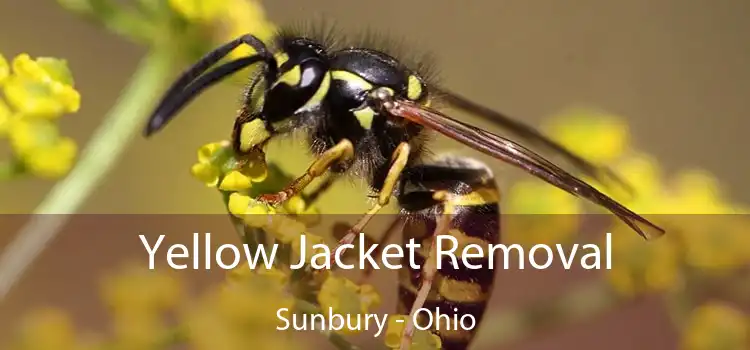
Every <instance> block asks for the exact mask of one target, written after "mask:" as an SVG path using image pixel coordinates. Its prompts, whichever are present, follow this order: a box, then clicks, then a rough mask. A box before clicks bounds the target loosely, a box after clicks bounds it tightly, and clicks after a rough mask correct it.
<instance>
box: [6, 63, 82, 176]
mask: <svg viewBox="0 0 750 350" xmlns="http://www.w3.org/2000/svg"><path fill="white" fill-rule="evenodd" d="M0 88H2V92H3V96H4V99H3V98H0V137H4V138H6V139H7V140H8V142H9V143H10V146H11V149H12V150H13V159H10V160H5V166H4V169H3V174H1V176H2V177H5V178H8V177H13V176H17V175H21V174H26V173H28V174H31V175H34V176H38V177H42V178H58V177H61V176H63V175H65V174H66V173H67V172H68V171H69V170H70V168H71V167H72V165H73V163H74V161H75V158H76V153H77V151H78V149H77V146H76V143H75V142H74V141H73V139H71V138H69V137H65V136H63V135H60V131H59V129H58V125H57V121H58V119H59V118H60V116H62V115H64V114H69V113H75V112H77V111H78V109H79V108H80V103H81V96H80V94H79V93H78V91H76V90H75V88H74V87H73V78H72V76H71V73H70V71H69V70H68V67H67V63H66V61H64V60H60V59H56V58H50V57H39V58H36V59H32V58H31V57H30V56H29V55H28V54H25V53H24V54H20V55H18V56H16V57H15V58H14V59H13V61H12V62H10V63H9V62H8V61H7V60H6V59H5V57H3V56H2V55H0Z"/></svg>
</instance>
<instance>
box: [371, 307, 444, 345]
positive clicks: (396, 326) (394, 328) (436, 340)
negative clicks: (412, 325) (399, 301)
mask: <svg viewBox="0 0 750 350" xmlns="http://www.w3.org/2000/svg"><path fill="white" fill-rule="evenodd" d="M408 319H409V315H393V316H391V317H388V325H387V328H386V331H385V346H387V347H388V348H389V349H399V348H400V347H401V337H402V336H403V334H404V328H406V322H407V320H408ZM442 347H443V342H442V340H441V339H440V337H438V336H437V335H436V334H434V333H432V332H429V331H422V330H418V329H416V330H415V331H414V335H413V336H412V341H411V347H409V349H410V350H437V349H441V348H442Z"/></svg>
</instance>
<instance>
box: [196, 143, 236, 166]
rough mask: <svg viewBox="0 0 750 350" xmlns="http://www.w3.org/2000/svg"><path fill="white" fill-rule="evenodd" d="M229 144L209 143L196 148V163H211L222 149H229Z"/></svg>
mask: <svg viewBox="0 0 750 350" xmlns="http://www.w3.org/2000/svg"><path fill="white" fill-rule="evenodd" d="M229 146H230V144H229V142H210V143H207V144H205V145H203V146H201V147H199V148H198V162H199V163H212V162H213V159H214V157H215V156H216V155H217V154H218V152H219V151H221V150H222V149H224V148H227V147H229Z"/></svg>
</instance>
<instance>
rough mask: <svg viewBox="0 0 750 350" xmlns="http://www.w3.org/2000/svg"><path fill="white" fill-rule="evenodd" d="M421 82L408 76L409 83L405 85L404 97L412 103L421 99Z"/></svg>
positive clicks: (412, 76)
mask: <svg viewBox="0 0 750 350" xmlns="http://www.w3.org/2000/svg"><path fill="white" fill-rule="evenodd" d="M422 92H423V90H422V82H421V81H419V78H417V77H416V76H414V75H410V76H409V82H408V84H407V85H406V97H407V98H408V99H410V100H412V101H416V100H418V99H419V98H420V97H422Z"/></svg>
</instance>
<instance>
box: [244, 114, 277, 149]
mask: <svg viewBox="0 0 750 350" xmlns="http://www.w3.org/2000/svg"><path fill="white" fill-rule="evenodd" d="M269 137H271V134H270V133H268V130H266V126H265V124H263V121H262V120H260V119H255V120H253V121H251V122H249V123H245V124H244V125H242V129H240V150H241V151H243V152H247V151H249V150H250V149H252V148H253V147H255V146H257V145H259V144H261V143H263V142H264V141H266V140H268V138H269Z"/></svg>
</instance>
